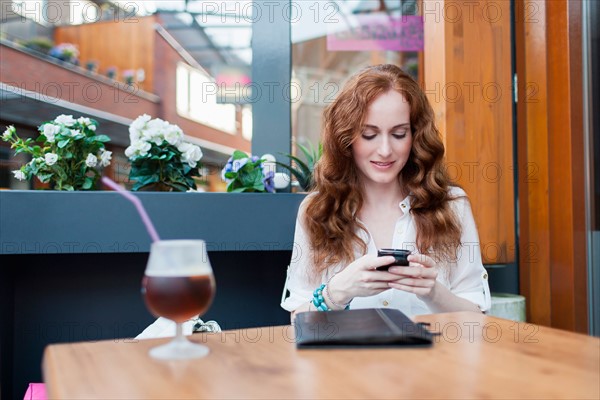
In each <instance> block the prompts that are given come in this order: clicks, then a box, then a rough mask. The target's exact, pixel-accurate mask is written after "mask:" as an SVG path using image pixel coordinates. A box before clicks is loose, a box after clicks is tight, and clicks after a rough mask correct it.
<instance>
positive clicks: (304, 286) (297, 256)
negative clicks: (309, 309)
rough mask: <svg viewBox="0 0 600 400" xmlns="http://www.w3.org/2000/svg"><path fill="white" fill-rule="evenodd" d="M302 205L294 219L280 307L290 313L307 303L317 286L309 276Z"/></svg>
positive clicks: (308, 245)
mask: <svg viewBox="0 0 600 400" xmlns="http://www.w3.org/2000/svg"><path fill="white" fill-rule="evenodd" d="M305 201H306V200H305ZM304 205H305V202H302V204H301V205H300V209H299V211H298V217H297V218H296V230H295V232H294V244H293V246H294V247H293V249H292V259H291V262H290V265H289V267H288V271H287V278H286V282H285V286H284V288H283V296H282V301H281V307H282V308H283V309H285V310H287V311H290V312H292V311H294V310H295V309H297V308H298V307H299V306H301V305H302V304H305V303H308V302H309V301H310V300H311V299H312V297H313V290H314V289H315V288H316V287H317V286H318V284H315V283H314V282H311V279H310V275H309V271H310V257H311V254H312V252H311V249H310V244H309V240H308V236H307V234H306V231H305V229H304V225H303V222H302V221H303V219H304V218H303V216H304ZM287 292H289V296H288V297H287V298H286V294H287Z"/></svg>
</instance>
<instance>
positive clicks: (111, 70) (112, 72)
mask: <svg viewBox="0 0 600 400" xmlns="http://www.w3.org/2000/svg"><path fill="white" fill-rule="evenodd" d="M106 76H107V77H108V78H110V79H115V77H116V76H117V67H108V68H107V69H106Z"/></svg>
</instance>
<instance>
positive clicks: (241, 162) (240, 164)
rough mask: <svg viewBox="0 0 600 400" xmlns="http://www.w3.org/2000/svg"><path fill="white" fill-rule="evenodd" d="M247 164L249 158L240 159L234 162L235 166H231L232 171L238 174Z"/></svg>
mask: <svg viewBox="0 0 600 400" xmlns="http://www.w3.org/2000/svg"><path fill="white" fill-rule="evenodd" d="M246 164H248V159H247V158H240V159H238V160H233V164H232V166H231V170H232V171H233V172H238V171H239V170H240V169H242V167H243V166H244V165H246Z"/></svg>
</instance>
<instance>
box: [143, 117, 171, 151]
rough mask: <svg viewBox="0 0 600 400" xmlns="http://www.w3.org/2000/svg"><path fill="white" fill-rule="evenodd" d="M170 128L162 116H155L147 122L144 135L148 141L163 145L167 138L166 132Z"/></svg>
mask: <svg viewBox="0 0 600 400" xmlns="http://www.w3.org/2000/svg"><path fill="white" fill-rule="evenodd" d="M167 129H169V123H168V122H167V121H163V120H162V119H160V118H155V119H153V120H152V121H150V122H148V123H147V124H146V129H144V130H143V131H142V137H143V138H144V140H146V141H147V142H153V143H155V144H156V145H159V146H160V145H161V144H162V142H163V141H164V140H165V137H164V133H165V132H166V131H167Z"/></svg>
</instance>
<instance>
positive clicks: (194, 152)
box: [181, 143, 202, 168]
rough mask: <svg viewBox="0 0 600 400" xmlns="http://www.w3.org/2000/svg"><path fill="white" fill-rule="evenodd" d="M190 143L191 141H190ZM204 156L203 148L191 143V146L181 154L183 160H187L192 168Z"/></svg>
mask: <svg viewBox="0 0 600 400" xmlns="http://www.w3.org/2000/svg"><path fill="white" fill-rule="evenodd" d="M188 144H189V143H188ZM201 158H202V150H200V147H198V146H195V145H193V144H190V145H189V147H188V148H187V149H186V150H185V152H184V153H183V154H181V162H186V163H188V165H189V166H190V167H192V168H195V167H196V165H197V164H198V161H200V159H201Z"/></svg>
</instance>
